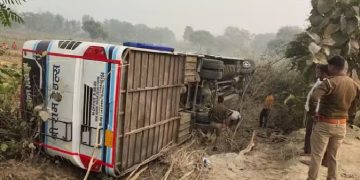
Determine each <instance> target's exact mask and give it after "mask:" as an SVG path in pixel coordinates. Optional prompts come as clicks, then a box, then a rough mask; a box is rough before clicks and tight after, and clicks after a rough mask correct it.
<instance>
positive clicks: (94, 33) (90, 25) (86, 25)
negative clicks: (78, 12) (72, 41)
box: [82, 15, 108, 40]
mask: <svg viewBox="0 0 360 180" xmlns="http://www.w3.org/2000/svg"><path fill="white" fill-rule="evenodd" d="M82 23H83V25H82V29H83V30H84V31H85V32H87V33H89V35H90V38H91V39H98V38H102V39H104V40H105V39H106V38H107V36H108V34H107V33H106V32H105V31H104V29H103V27H102V25H101V23H100V22H96V21H95V20H94V19H93V18H92V17H91V16H88V15H85V16H84V17H83V18H82Z"/></svg>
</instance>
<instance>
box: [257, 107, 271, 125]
mask: <svg viewBox="0 0 360 180" xmlns="http://www.w3.org/2000/svg"><path fill="white" fill-rule="evenodd" d="M269 115H270V109H265V108H264V109H262V111H261V112H260V119H259V127H261V128H266V127H267V123H268V120H269Z"/></svg>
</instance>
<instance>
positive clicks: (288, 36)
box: [267, 26, 303, 57]
mask: <svg viewBox="0 0 360 180" xmlns="http://www.w3.org/2000/svg"><path fill="white" fill-rule="evenodd" d="M301 32H303V30H302V29H301V28H299V27H296V26H285V27H282V28H280V29H279V30H278V32H277V33H276V38H275V39H273V40H271V41H270V42H268V44H267V50H268V53H270V54H273V55H280V56H281V57H282V56H283V55H284V53H285V49H286V46H287V44H288V43H289V42H291V41H293V40H294V39H295V38H296V35H297V34H299V33H301Z"/></svg>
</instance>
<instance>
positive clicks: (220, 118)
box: [209, 96, 241, 151]
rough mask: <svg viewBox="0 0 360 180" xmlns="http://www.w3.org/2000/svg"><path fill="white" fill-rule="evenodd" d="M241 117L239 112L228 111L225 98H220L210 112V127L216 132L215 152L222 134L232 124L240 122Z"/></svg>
mask: <svg viewBox="0 0 360 180" xmlns="http://www.w3.org/2000/svg"><path fill="white" fill-rule="evenodd" d="M240 118H241V116H240V113H239V112H237V111H233V110H230V109H227V108H226V107H225V105H224V97H222V96H219V97H218V103H217V104H216V105H214V107H213V108H211V109H210V111H209V119H210V126H211V127H212V128H213V129H214V130H215V134H216V137H215V141H214V148H213V150H214V151H216V150H217V146H216V145H217V140H218V137H219V136H220V134H221V132H222V131H223V130H224V129H225V128H226V127H228V126H229V125H230V124H233V123H235V122H238V120H240Z"/></svg>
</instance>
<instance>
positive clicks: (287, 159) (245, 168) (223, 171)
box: [0, 128, 360, 180]
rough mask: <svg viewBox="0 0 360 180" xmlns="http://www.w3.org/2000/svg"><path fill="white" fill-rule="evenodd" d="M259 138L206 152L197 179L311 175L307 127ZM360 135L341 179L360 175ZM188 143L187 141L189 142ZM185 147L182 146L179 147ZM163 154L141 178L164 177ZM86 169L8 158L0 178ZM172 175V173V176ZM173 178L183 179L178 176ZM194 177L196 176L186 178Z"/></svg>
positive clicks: (343, 158)
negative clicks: (248, 145)
mask: <svg viewBox="0 0 360 180" xmlns="http://www.w3.org/2000/svg"><path fill="white" fill-rule="evenodd" d="M258 133H259V135H258V136H256V138H255V147H254V148H253V150H252V151H251V152H249V153H248V154H245V155H244V156H239V154H238V153H220V154H213V155H210V156H209V155H207V154H206V153H205V154H204V157H206V158H207V159H208V160H209V162H210V164H209V166H208V167H205V168H202V173H201V175H200V176H198V177H197V179H204V180H205V179H214V180H225V179H234V180H235V179H237V180H240V179H243V180H247V179H249V180H250V179H255V180H263V179H269V180H278V179H284V180H287V179H288V180H303V179H306V177H307V170H308V166H307V165H305V164H303V163H301V162H300V160H309V157H303V156H299V154H300V152H301V148H302V146H303V136H304V130H300V131H297V132H295V133H292V134H291V135H289V136H288V137H287V138H288V139H287V140H285V141H284V142H278V143H277V142H273V141H274V139H276V138H274V137H272V136H270V137H265V138H264V137H262V136H260V135H261V133H263V132H261V131H259V132H258ZM359 136H360V131H359V130H353V129H350V128H349V129H348V135H347V137H346V139H345V141H344V143H343V145H342V147H341V149H340V154H339V159H340V165H339V175H340V179H349V180H356V179H360V171H359V170H358V167H360V153H359V149H360V140H359V139H358V137H359ZM186 145H188V144H184V145H183V146H186ZM179 148H181V147H179ZM164 158H166V157H162V158H160V159H159V160H156V161H154V162H152V163H150V164H149V168H147V170H146V171H144V173H143V175H141V176H140V178H139V179H161V178H162V177H163V176H164V175H165V174H166V172H167V170H168V168H169V164H168V163H167V162H166V160H165V159H164ZM326 172H327V171H326V168H325V167H322V168H321V172H320V177H319V179H325V178H326ZM84 175H85V172H84V171H83V170H81V169H79V168H76V167H74V166H73V165H71V164H69V163H64V162H59V161H57V160H51V159H46V158H35V159H33V160H27V161H18V160H8V161H5V162H1V163H0V179H4V180H7V179H8V180H12V179H15V180H17V179H26V180H33V179H46V180H47V179H59V180H60V179H69V180H70V179H82V178H83V177H84ZM170 177H171V176H170ZM90 179H113V178H111V177H106V176H105V175H101V174H93V175H92V176H91V178H90ZM169 179H179V178H176V177H175V176H173V177H171V178H169ZM185 179H193V178H190V177H189V178H185Z"/></svg>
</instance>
